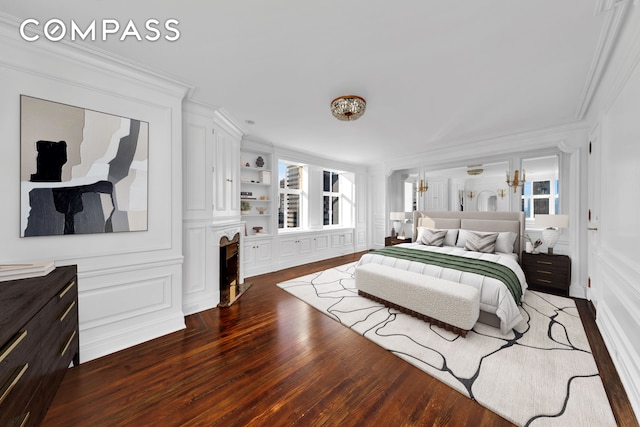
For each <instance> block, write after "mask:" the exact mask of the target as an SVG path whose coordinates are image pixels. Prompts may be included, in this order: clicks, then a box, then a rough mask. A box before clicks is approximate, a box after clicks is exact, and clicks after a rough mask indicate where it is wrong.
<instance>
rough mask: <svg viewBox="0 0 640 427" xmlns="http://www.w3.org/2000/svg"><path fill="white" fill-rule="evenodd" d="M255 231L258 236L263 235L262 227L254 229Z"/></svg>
mask: <svg viewBox="0 0 640 427" xmlns="http://www.w3.org/2000/svg"><path fill="white" fill-rule="evenodd" d="M253 231H254V232H255V233H256V234H259V233H262V227H260V226H256V227H253Z"/></svg>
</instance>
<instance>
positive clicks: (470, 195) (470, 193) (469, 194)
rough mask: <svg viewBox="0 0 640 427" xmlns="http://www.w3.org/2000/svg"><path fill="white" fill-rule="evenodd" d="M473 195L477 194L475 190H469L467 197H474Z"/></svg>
mask: <svg viewBox="0 0 640 427" xmlns="http://www.w3.org/2000/svg"><path fill="white" fill-rule="evenodd" d="M473 196H475V194H473V191H469V192H468V193H467V197H468V198H470V199H473Z"/></svg>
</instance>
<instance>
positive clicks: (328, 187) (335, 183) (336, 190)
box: [322, 170, 341, 225]
mask: <svg viewBox="0 0 640 427" xmlns="http://www.w3.org/2000/svg"><path fill="white" fill-rule="evenodd" d="M322 175H323V185H322V197H323V204H322V205H323V213H322V218H323V225H340V195H341V193H340V174H339V173H337V172H333V171H329V170H324V171H322Z"/></svg>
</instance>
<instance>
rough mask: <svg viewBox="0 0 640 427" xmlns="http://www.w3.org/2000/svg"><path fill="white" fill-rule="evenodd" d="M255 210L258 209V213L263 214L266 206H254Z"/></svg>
mask: <svg viewBox="0 0 640 427" xmlns="http://www.w3.org/2000/svg"><path fill="white" fill-rule="evenodd" d="M256 210H257V211H258V213H259V214H260V215H264V213H265V212H266V211H267V207H266V206H256Z"/></svg>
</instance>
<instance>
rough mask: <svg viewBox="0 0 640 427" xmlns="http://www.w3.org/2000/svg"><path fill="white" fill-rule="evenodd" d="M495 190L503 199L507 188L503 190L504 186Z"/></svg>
mask: <svg viewBox="0 0 640 427" xmlns="http://www.w3.org/2000/svg"><path fill="white" fill-rule="evenodd" d="M496 192H497V193H498V196H500V198H501V199H504V196H505V195H506V194H507V190H505V189H504V188H498V190H497V191H496Z"/></svg>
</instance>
